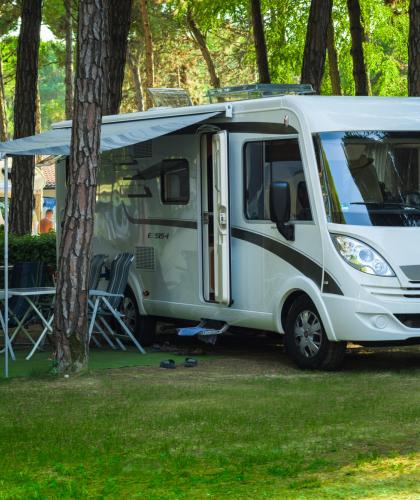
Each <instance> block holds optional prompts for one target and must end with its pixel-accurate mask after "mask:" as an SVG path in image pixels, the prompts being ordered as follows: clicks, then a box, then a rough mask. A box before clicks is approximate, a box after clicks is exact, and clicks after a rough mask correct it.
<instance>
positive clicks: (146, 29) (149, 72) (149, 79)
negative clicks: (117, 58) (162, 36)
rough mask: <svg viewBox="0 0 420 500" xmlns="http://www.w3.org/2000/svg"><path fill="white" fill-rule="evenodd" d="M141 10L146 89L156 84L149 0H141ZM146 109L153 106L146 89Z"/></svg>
mask: <svg viewBox="0 0 420 500" xmlns="http://www.w3.org/2000/svg"><path fill="white" fill-rule="evenodd" d="M140 10H141V18H142V25H143V35H144V47H145V52H146V81H145V82H144V83H145V86H146V89H148V88H152V87H153V85H154V67H153V65H154V63H153V42H152V32H151V30H150V22H149V13H148V11H147V0H140ZM145 98H146V99H145V103H144V104H145V109H149V108H150V107H151V106H153V102H152V98H151V96H150V95H149V93H148V92H147V91H146V95H145Z"/></svg>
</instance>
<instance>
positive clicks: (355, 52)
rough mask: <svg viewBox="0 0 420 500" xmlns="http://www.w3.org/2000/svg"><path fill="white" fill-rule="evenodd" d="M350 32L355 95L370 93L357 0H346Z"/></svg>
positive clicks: (360, 14)
mask: <svg viewBox="0 0 420 500" xmlns="http://www.w3.org/2000/svg"><path fill="white" fill-rule="evenodd" d="M347 7H348V10H349V19H350V33H351V41H352V43H351V56H352V58H353V77H354V85H355V88H356V95H370V94H371V91H370V82H369V77H368V74H367V70H366V63H365V56H364V51H363V41H364V39H365V33H364V30H363V26H362V13H361V10H360V2H359V0H347Z"/></svg>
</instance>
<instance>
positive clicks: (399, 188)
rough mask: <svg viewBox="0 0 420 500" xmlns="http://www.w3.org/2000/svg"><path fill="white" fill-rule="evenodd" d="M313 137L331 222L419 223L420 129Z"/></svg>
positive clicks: (399, 224) (342, 133)
mask: <svg viewBox="0 0 420 500" xmlns="http://www.w3.org/2000/svg"><path fill="white" fill-rule="evenodd" d="M314 141H315V148H316V152H317V157H318V164H319V172H320V179H321V185H322V189H323V194H324V203H325V208H326V211H327V215H328V220H329V221H330V222H335V223H338V224H355V225H362V226H420V172H419V169H420V158H419V155H420V132H384V131H373V132H372V131H366V132H363V131H356V132H324V133H320V134H317V135H316V136H315V138H314Z"/></svg>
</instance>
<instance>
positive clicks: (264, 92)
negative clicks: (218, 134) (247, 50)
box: [207, 83, 315, 103]
mask: <svg viewBox="0 0 420 500" xmlns="http://www.w3.org/2000/svg"><path fill="white" fill-rule="evenodd" d="M286 94H299V95H302V94H315V92H314V89H313V88H312V85H309V84H271V83H254V84H251V85H236V86H235V87H223V88H220V89H210V90H208V91H207V97H208V99H209V101H210V103H214V102H227V101H244V100H248V99H260V98H262V97H276V96H281V95H286Z"/></svg>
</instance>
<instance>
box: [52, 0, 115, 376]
mask: <svg viewBox="0 0 420 500" xmlns="http://www.w3.org/2000/svg"><path fill="white" fill-rule="evenodd" d="M103 2H104V0H80V2H79V24H78V41H77V70H76V71H77V75H76V88H75V100H74V115H73V116H74V118H73V128H72V137H71V155H70V166H69V171H70V176H69V186H68V190H67V198H66V208H65V213H64V222H63V230H62V236H61V242H60V250H59V261H58V283H57V297H56V304H55V312H54V334H55V340H56V352H55V359H56V365H57V369H58V371H59V373H64V372H79V371H83V370H84V369H85V368H86V367H87V361H88V339H87V328H88V316H87V312H88V310H87V299H88V290H89V281H88V280H89V264H90V248H91V241H92V235H93V221H94V213H95V197H96V176H97V168H98V164H99V145H100V134H101V116H102V99H103V53H104V32H105V27H106V21H105V16H106V13H105V11H104V5H103Z"/></svg>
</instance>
